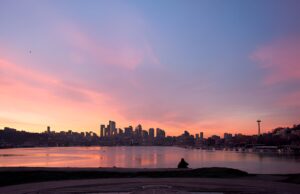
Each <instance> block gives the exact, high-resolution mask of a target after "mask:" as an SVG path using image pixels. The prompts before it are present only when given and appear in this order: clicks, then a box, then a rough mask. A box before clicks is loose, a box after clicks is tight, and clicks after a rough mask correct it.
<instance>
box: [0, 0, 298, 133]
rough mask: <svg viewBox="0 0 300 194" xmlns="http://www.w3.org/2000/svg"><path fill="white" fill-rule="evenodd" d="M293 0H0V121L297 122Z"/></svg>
mask: <svg viewBox="0 0 300 194" xmlns="http://www.w3.org/2000/svg"><path fill="white" fill-rule="evenodd" d="M299 9H300V1H298V0H285V1H283V0H252V1H239V0H227V1H223V0H164V1H160V0H154V1H138V0H136V1H134V0H120V1H117V0H111V1H108V0H107V1H105V0H102V1H93V0H91V1H84V0H72V1H71V0H51V1H45V0H26V1H25V0H24V1H17V0H1V1H0V128H3V127H5V126H10V127H14V128H17V129H20V130H21V129H23V130H26V131H34V132H42V131H45V130H46V126H48V125H49V126H51V129H53V130H55V131H60V130H73V131H78V132H79V131H95V132H97V133H99V126H100V124H107V123H108V120H114V121H116V122H117V127H120V128H121V127H126V126H129V125H132V126H134V127H135V126H136V125H138V124H142V126H143V128H144V129H148V128H150V127H155V128H156V127H160V128H163V129H165V130H166V132H167V135H179V134H181V133H182V132H183V131H184V130H189V131H190V132H191V133H192V134H195V133H199V132H200V131H203V132H204V135H205V136H209V135H212V134H218V135H222V134H223V133H224V132H230V133H243V134H256V133H257V123H256V120H257V119H261V120H262V123H261V126H262V132H267V131H270V130H272V129H274V128H276V127H280V126H282V127H285V126H292V125H293V124H298V123H300V12H299Z"/></svg>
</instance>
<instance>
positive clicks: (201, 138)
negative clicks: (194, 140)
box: [200, 132, 204, 141]
mask: <svg viewBox="0 0 300 194" xmlns="http://www.w3.org/2000/svg"><path fill="white" fill-rule="evenodd" d="M203 138H204V136H203V132H200V140H201V141H202V140H203Z"/></svg>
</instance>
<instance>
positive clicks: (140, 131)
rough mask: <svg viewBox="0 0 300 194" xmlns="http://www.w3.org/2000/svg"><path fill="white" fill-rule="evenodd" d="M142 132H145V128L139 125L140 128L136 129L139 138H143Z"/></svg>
mask: <svg viewBox="0 0 300 194" xmlns="http://www.w3.org/2000/svg"><path fill="white" fill-rule="evenodd" d="M142 131H143V128H142V125H140V124H139V125H138V126H136V128H135V135H136V136H137V137H142Z"/></svg>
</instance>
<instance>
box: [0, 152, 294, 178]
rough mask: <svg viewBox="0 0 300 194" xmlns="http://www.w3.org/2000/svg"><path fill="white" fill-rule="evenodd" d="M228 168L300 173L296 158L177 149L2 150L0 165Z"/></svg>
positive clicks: (262, 171) (258, 171) (261, 171)
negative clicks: (185, 164)
mask: <svg viewBox="0 0 300 194" xmlns="http://www.w3.org/2000/svg"><path fill="white" fill-rule="evenodd" d="M181 158H185V160H186V161H187V162H188V163H189V164H190V167H191V168H200V167H212V166H218V167H230V168H238V169H241V170H245V171H248V172H251V173H300V158H299V156H280V155H268V154H262V153H260V154H256V153H240V152H234V151H219V150H218V151H206V150H196V149H194V150H193V149H183V148H178V147H65V148H18V149H1V150H0V166H2V167H6V166H29V167H32V166H35V167H123V168H176V166H177V164H178V162H179V160H180V159H181Z"/></svg>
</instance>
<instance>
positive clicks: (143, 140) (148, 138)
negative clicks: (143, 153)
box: [99, 121, 170, 145]
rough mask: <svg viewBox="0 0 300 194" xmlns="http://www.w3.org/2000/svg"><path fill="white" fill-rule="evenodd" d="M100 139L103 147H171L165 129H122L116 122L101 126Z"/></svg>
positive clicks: (139, 126)
mask: <svg viewBox="0 0 300 194" xmlns="http://www.w3.org/2000/svg"><path fill="white" fill-rule="evenodd" d="M155 134H156V135H155ZM99 139H100V144H101V145H170V142H169V141H167V140H166V132H165V131H164V130H163V129H160V128H156V130H155V129H154V128H150V129H149V130H144V129H143V128H142V125H138V126H136V127H135V128H133V127H132V126H128V127H125V128H124V129H121V128H117V127H116V122H115V121H109V123H108V125H100V138H99Z"/></svg>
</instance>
